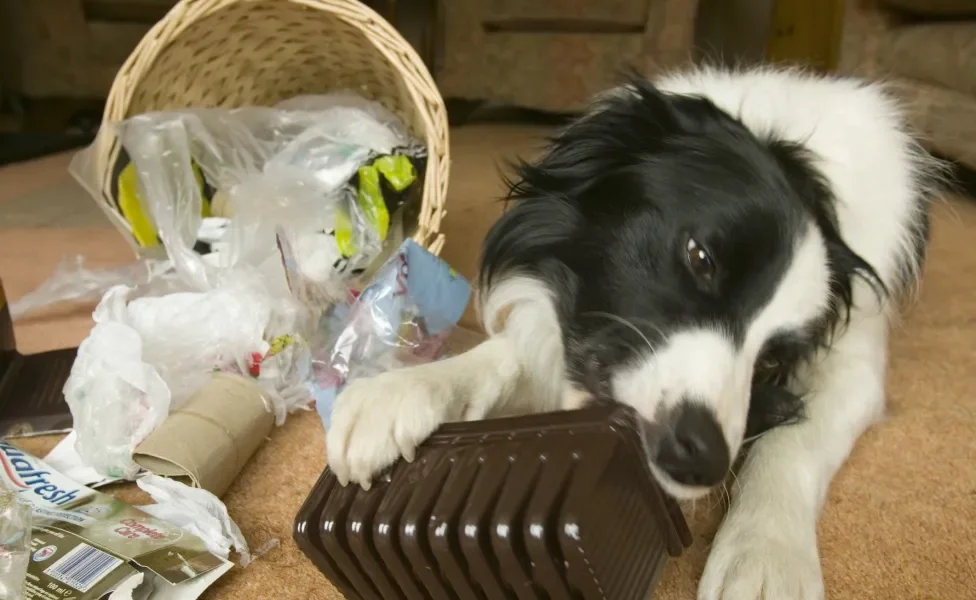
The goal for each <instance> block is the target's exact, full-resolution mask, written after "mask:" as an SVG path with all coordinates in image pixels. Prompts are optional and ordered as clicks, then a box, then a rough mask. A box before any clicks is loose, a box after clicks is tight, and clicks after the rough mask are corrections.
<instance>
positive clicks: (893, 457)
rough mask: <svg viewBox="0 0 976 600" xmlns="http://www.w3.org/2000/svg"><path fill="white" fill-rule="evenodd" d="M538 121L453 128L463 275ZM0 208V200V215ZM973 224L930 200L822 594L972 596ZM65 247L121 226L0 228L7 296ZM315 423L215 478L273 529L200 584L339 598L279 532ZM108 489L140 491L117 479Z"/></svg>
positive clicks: (41, 445)
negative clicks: (880, 398) (227, 476)
mask: <svg viewBox="0 0 976 600" xmlns="http://www.w3.org/2000/svg"><path fill="white" fill-rule="evenodd" d="M539 133H541V131H540V130H531V131H530V130H526V129H525V128H515V127H502V126H490V127H472V128H465V129H460V130H455V131H453V132H452V154H453V155H454V166H453V170H452V181H451V191H450V201H449V203H448V207H449V214H448V217H447V220H446V221H445V224H444V228H445V231H446V232H447V237H448V244H447V247H446V248H445V250H444V256H445V257H446V258H447V259H448V260H449V261H450V262H451V263H452V264H454V265H455V266H456V267H457V268H458V269H459V270H461V271H462V272H463V273H465V274H466V275H468V276H471V275H473V274H474V269H475V257H476V256H477V252H478V245H479V243H480V240H481V238H482V237H483V235H484V233H485V231H486V230H487V228H488V227H489V226H490V224H491V222H492V220H493V219H494V218H496V216H497V214H498V211H499V209H500V208H499V207H498V205H497V203H495V202H494V199H495V198H496V197H497V195H498V193H499V192H500V186H499V182H498V177H497V169H496V163H497V161H498V160H500V159H501V158H502V157H505V156H510V155H511V154H512V153H514V152H529V151H531V149H532V148H533V146H534V144H535V142H534V141H533V140H534V139H535V136H536V135H537V134H539ZM49 168H50V167H49ZM23 171H24V172H25V173H28V174H29V175H20V174H16V173H15V174H13V175H11V173H10V172H3V171H0V190H2V189H4V186H3V182H4V181H7V182H9V181H11V179H10V178H12V179H19V178H21V177H28V176H29V177H41V178H47V181H52V180H56V179H57V177H56V173H53V172H44V171H43V170H40V171H41V172H39V170H38V169H37V168H24V169H23ZM5 178H7V179H5ZM18 185H21V186H24V185H26V184H24V183H23V182H21V183H19V184H18ZM27 187H31V186H27ZM33 187H34V188H35V189H37V187H38V186H33ZM23 193H24V194H26V193H29V192H23ZM2 215H3V202H2V201H0V224H2V222H3V221H2V219H3V216H2ZM0 226H2V225H0ZM974 236H976V203H973V202H972V201H952V202H949V203H946V204H942V205H940V206H939V207H938V208H937V209H936V212H935V226H934V240H933V246H932V252H931V259H930V261H929V264H928V268H927V272H926V279H925V283H924V286H923V289H922V297H921V302H920V303H919V304H918V306H916V307H915V309H914V310H913V311H911V313H910V314H908V315H907V316H906V320H905V322H904V324H903V325H902V326H901V327H900V328H899V329H898V331H896V332H895V334H894V336H893V338H894V339H893V347H892V354H893V357H892V360H891V374H890V376H889V379H888V385H889V397H890V409H889V415H888V418H887V420H886V421H885V422H884V423H882V424H881V425H879V426H878V427H876V428H874V429H873V430H872V431H870V432H869V433H868V434H867V435H866V436H865V437H864V438H863V439H862V440H861V442H860V443H859V444H858V446H857V448H856V450H855V452H854V455H853V456H852V457H851V460H850V462H849V463H848V464H847V465H846V466H845V467H844V469H843V470H842V471H841V473H840V475H839V477H838V478H837V480H836V482H835V485H834V486H833V488H832V491H831V494H830V498H829V501H828V502H827V506H826V509H825V514H824V517H823V520H822V522H821V525H820V549H821V554H822V557H823V566H824V576H825V577H826V584H827V591H828V597H829V598H830V599H831V600H848V599H849V600H901V599H926V600H965V599H971V598H976V249H974V246H973V244H972V240H973V239H974ZM78 251H84V252H87V253H90V254H92V255H93V256H96V257H97V258H98V259H99V260H100V261H101V262H103V263H108V262H112V261H113V260H115V261H122V260H125V258H126V254H125V253H126V246H125V244H124V243H123V242H122V241H121V238H119V237H118V236H117V235H116V234H114V233H113V232H112V231H109V230H106V229H104V228H89V229H79V228H74V227H69V226H66V225H62V226H60V228H57V229H37V230H31V231H28V230H23V229H21V230H10V229H7V230H2V231H0V277H3V279H4V281H5V282H6V284H7V290H8V293H9V294H10V295H11V296H12V297H14V298H16V297H17V296H18V295H20V294H21V293H23V292H25V291H27V290H28V289H30V287H31V286H32V285H35V284H36V283H37V282H39V281H40V280H41V279H43V277H44V274H45V272H46V271H47V270H49V269H50V268H52V267H53V265H54V264H55V263H56V262H57V260H58V259H59V258H60V256H61V255H62V254H64V253H69V252H78ZM469 317H470V315H469ZM87 326H88V317H87V313H86V312H85V311H84V310H74V311H63V310H62V311H56V312H55V313H54V314H53V315H47V316H44V317H42V318H35V319H31V320H30V321H28V322H25V323H23V324H19V325H18V327H17V335H18V336H19V340H20V343H21V345H22V347H23V348H24V349H26V350H32V351H33V350H41V349H45V348H53V347H59V346H65V345H71V344H76V343H77V342H78V341H79V340H80V339H81V338H82V337H83V336H84V333H85V330H86V327H87ZM322 437H323V436H322V431H321V426H320V425H319V423H318V419H317V418H316V417H315V415H313V414H300V415H297V416H294V417H292V418H291V419H289V421H288V422H287V423H286V424H285V425H284V426H283V427H282V428H281V429H279V430H276V431H275V432H274V433H273V435H272V437H271V439H270V440H269V441H268V443H267V444H266V445H265V446H264V447H263V448H262V449H261V450H259V451H258V453H257V455H256V456H255V457H254V459H253V460H252V461H251V463H250V464H249V465H248V466H247V468H246V469H245V471H244V472H243V473H242V475H241V477H240V478H239V479H238V481H237V482H236V483H235V484H234V486H233V487H232V488H231V489H230V491H229V492H228V493H227V495H226V497H225V500H226V503H227V506H228V508H229V510H230V512H231V515H232V516H233V517H234V518H235V519H236V520H237V522H238V523H239V524H240V525H241V528H242V529H243V531H244V533H245V535H246V536H247V537H248V539H249V540H250V542H251V543H252V545H254V546H258V545H260V544H262V543H263V542H265V541H266V540H267V539H269V538H272V537H276V538H279V539H280V540H281V543H282V545H281V548H279V549H277V550H273V551H271V552H270V553H268V554H267V555H265V556H264V557H262V558H261V559H260V560H258V561H257V562H255V563H254V564H253V565H252V566H250V567H248V568H246V569H241V568H235V569H234V570H232V571H231V572H230V573H229V574H228V575H226V576H225V577H224V578H223V579H222V580H221V581H220V582H218V584H217V585H216V586H215V587H214V588H213V589H212V590H211V591H210V592H208V593H207V594H206V596H205V597H206V598H219V599H234V600H272V599H291V598H294V599H304V598H317V599H334V598H337V597H338V596H337V595H336V593H335V591H334V590H333V589H332V587H331V586H330V585H329V584H328V582H326V581H325V580H324V578H323V577H321V576H320V575H319V574H318V573H317V572H316V571H315V570H314V569H313V568H312V566H311V565H310V564H309V563H308V562H307V561H306V560H305V559H304V558H303V557H302V555H301V554H300V553H299V551H298V549H297V548H296V546H295V545H294V543H293V542H292V541H291V539H290V535H291V524H292V518H293V516H294V514H295V512H296V511H297V510H298V507H299V506H300V505H301V503H302V501H303V499H304V497H305V495H306V493H307V492H308V490H309V489H310V487H311V486H312V484H313V482H314V481H315V478H316V477H317V476H318V474H319V472H320V471H321V470H322V468H323V466H324V451H325V448H324V446H323V439H322ZM55 442H56V440H52V439H40V440H34V441H32V442H31V443H30V447H31V448H32V449H33V450H34V451H35V452H44V451H45V450H46V449H47V448H49V447H51V446H52V445H53V444H54V443H55ZM117 493H119V494H121V495H122V496H124V497H125V498H127V499H129V500H135V501H140V500H142V498H141V496H140V494H139V492H138V490H133V489H132V486H123V487H122V488H120V489H119V490H118V492H117ZM594 509H595V510H599V507H594ZM720 516H721V509H720V508H719V507H718V506H714V505H713V506H711V507H710V506H709V505H708V503H707V502H699V503H698V505H697V506H696V507H695V508H694V510H693V511H692V510H689V517H690V520H691V522H692V527H693V530H694V531H695V533H696V537H695V544H694V546H693V548H692V549H691V551H690V552H689V553H688V554H687V555H685V556H684V557H682V558H681V559H680V560H678V561H674V562H672V563H671V564H670V566H669V567H668V569H667V571H666V573H665V576H664V579H663V581H662V583H661V585H660V588H659V589H658V592H657V594H656V595H655V598H657V599H661V600H686V599H690V598H693V597H694V589H695V583H696V581H697V578H698V577H699V575H700V574H701V571H702V568H703V566H704V561H705V557H706V554H707V550H708V545H709V541H710V539H711V538H712V536H713V535H714V531H715V528H716V525H717V523H718V520H719V518H720Z"/></svg>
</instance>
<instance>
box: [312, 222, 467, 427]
mask: <svg viewBox="0 0 976 600" xmlns="http://www.w3.org/2000/svg"><path fill="white" fill-rule="evenodd" d="M470 297H471V286H470V284H469V283H468V282H467V280H466V279H465V278H464V277H462V276H461V275H459V274H458V273H457V272H455V271H454V270H453V269H452V268H450V267H449V266H448V265H447V264H446V263H445V262H444V261H442V260H440V259H439V258H438V257H436V256H434V255H433V254H431V253H429V252H427V251H426V250H425V249H423V248H422V247H420V246H419V245H418V244H417V243H416V242H414V241H413V240H407V241H405V242H404V243H403V244H402V245H401V246H400V248H399V250H398V251H397V252H396V253H395V254H394V255H393V256H392V257H390V259H389V260H387V261H386V263H385V264H384V265H383V266H382V268H381V269H380V270H379V271H378V272H377V275H376V277H375V278H374V279H373V280H372V282H371V283H370V284H369V285H368V286H367V287H366V288H365V289H364V290H362V292H361V293H360V294H359V295H358V297H357V298H355V299H354V300H353V301H352V302H351V303H347V304H340V305H337V306H335V307H334V308H333V309H332V310H331V311H329V312H328V313H327V314H326V315H325V316H324V318H323V320H322V321H321V324H320V329H319V331H318V337H317V338H316V339H314V340H313V341H312V342H311V344H312V348H313V350H312V381H311V383H310V384H309V389H310V391H311V394H312V396H313V397H314V398H315V403H316V409H317V410H318V412H319V415H320V416H321V418H322V423H323V425H324V426H325V428H326V430H328V429H329V426H330V424H331V420H332V409H333V405H334V403H335V398H336V395H337V394H338V392H339V391H341V389H342V388H343V387H344V386H345V385H346V384H347V383H348V382H349V381H352V380H353V379H356V378H360V377H368V376H373V375H377V374H379V373H381V372H384V371H389V370H392V369H396V368H400V367H404V366H409V365H412V364H418V363H422V362H429V361H433V360H437V359H438V358H439V357H440V352H441V349H442V347H443V345H444V342H445V341H446V340H447V338H448V336H449V335H450V334H451V332H452V331H453V329H454V327H455V326H456V325H457V322H458V320H460V318H461V316H462V315H463V314H464V310H465V308H466V307H467V304H468V301H469V300H470Z"/></svg>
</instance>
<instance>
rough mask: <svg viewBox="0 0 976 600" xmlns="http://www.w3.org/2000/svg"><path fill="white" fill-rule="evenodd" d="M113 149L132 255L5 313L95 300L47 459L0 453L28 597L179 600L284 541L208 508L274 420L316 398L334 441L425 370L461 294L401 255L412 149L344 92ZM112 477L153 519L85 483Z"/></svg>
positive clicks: (61, 271)
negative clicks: (339, 418)
mask: <svg viewBox="0 0 976 600" xmlns="http://www.w3.org/2000/svg"><path fill="white" fill-rule="evenodd" d="M115 133H116V135H117V141H118V142H119V143H120V145H121V148H122V151H121V152H120V153H119V154H118V155H117V156H118V158H117V160H118V163H117V164H116V165H115V167H116V168H115V169H114V170H113V173H115V174H117V175H113V178H114V179H113V182H112V184H113V185H112V194H113V196H116V197H115V198H113V201H115V202H116V206H115V207H114V209H117V214H116V213H113V212H112V211H113V207H109V208H108V210H109V212H110V213H112V214H110V216H111V217H113V218H114V217H119V218H117V219H115V221H116V224H117V225H119V227H120V229H122V230H123V232H124V233H126V234H127V235H128V236H129V237H130V240H131V241H132V243H133V246H134V247H135V248H137V249H138V250H139V252H138V255H139V257H138V259H137V260H135V261H134V262H132V263H130V264H127V265H123V266H121V267H116V268H110V269H89V268H87V267H86V266H85V260H84V258H83V257H82V256H71V257H67V258H66V259H65V260H64V261H63V262H62V263H61V264H60V265H59V266H58V267H57V269H55V272H54V273H53V274H52V275H51V277H49V278H48V280H47V281H46V282H45V283H43V284H42V285H41V286H40V287H38V288H37V289H36V290H34V291H33V292H31V293H30V294H28V295H27V296H25V297H23V298H21V299H20V300H19V301H18V302H17V303H15V304H14V306H13V307H12V310H13V315H14V316H15V317H18V318H19V317H22V316H24V315H27V314H29V313H31V312H35V311H37V310H40V309H41V308H44V307H48V306H52V305H54V304H58V303H61V302H77V301H94V300H98V299H99V298H100V300H99V302H98V305H97V307H96V308H95V310H94V313H93V319H94V326H93V328H92V330H91V332H90V334H89V336H88V337H87V338H86V339H85V340H84V341H83V342H82V343H81V345H80V346H79V348H78V349H77V353H76V357H75V358H74V359H73V360H74V362H73V365H72V368H71V372H70V375H69V377H68V379H67V381H65V382H64V385H63V391H64V396H65V402H66V406H67V407H68V409H69V410H70V416H71V419H70V422H71V423H70V426H71V427H72V428H73V429H72V432H71V434H70V435H69V436H68V437H66V438H65V439H64V440H63V441H62V442H61V443H60V444H59V445H58V446H57V447H56V448H55V449H54V450H53V451H52V452H51V453H50V454H49V455H48V457H47V459H48V460H49V462H50V463H51V464H46V463H45V461H42V460H39V459H37V458H35V457H32V456H30V455H29V454H27V453H25V452H23V451H21V450H19V449H18V448H17V447H16V446H13V445H12V444H10V443H8V442H0V460H3V461H5V465H4V466H7V465H13V466H12V467H11V468H10V469H7V470H6V474H7V475H6V478H7V479H8V480H9V481H11V482H12V483H13V484H14V485H15V486H17V489H18V490H19V493H18V494H16V495H17V496H19V497H24V498H28V499H29V500H30V503H31V504H32V506H33V518H34V526H33V530H30V529H29V527H30V526H29V525H27V526H23V527H22V528H21V529H22V531H24V532H30V531H32V534H31V535H26V534H22V538H23V539H25V540H27V541H26V542H24V543H26V544H27V546H25V552H28V553H34V556H35V560H34V561H33V562H32V563H31V565H30V567H29V569H31V570H30V571H29V573H31V575H30V577H29V580H28V581H29V583H28V584H27V589H28V590H33V591H28V595H27V599H28V600H32V599H33V598H42V597H44V598H46V597H47V596H43V594H42V593H41V592H40V591H39V590H41V589H42V588H44V587H45V586H50V585H53V586H55V588H57V590H59V592H58V593H61V592H67V591H69V590H73V591H71V592H70V594H62V596H64V597H67V596H71V597H72V598H74V599H75V600H89V599H93V598H105V597H109V598H110V599H111V600H131V599H132V598H136V597H138V598H145V597H147V596H151V597H152V598H164V600H190V599H191V598H195V597H197V596H198V595H199V594H200V593H202V592H203V590H205V589H206V587H207V586H208V585H210V583H212V582H213V581H214V580H216V578H218V577H219V576H220V575H221V574H222V573H223V572H225V571H226V570H227V569H228V568H229V566H230V563H228V562H227V561H226V559H227V557H228V556H229V555H230V553H231V552H232V551H236V552H237V553H238V554H239V556H240V563H241V564H242V565H243V566H246V565H247V564H249V563H250V562H251V561H252V560H254V558H256V557H258V556H260V555H261V554H263V553H265V552H268V551H270V550H271V549H273V548H276V547H278V546H279V544H280V541H279V540H278V539H270V540H267V541H266V542H265V543H263V544H262V545H261V546H260V547H259V548H258V549H257V550H255V551H253V552H251V551H250V550H249V549H248V545H247V543H246V540H245V539H244V537H243V535H242V534H241V531H240V529H239V528H238V527H237V525H236V524H235V523H234V521H233V520H232V519H231V518H230V515H229V514H228V512H227V508H226V506H224V504H223V503H222V502H221V501H220V500H219V496H220V495H221V494H222V493H223V492H224V491H225V490H226V489H227V488H228V487H229V486H230V484H231V482H232V481H233V480H234V478H235V477H236V476H237V474H238V473H239V472H240V470H241V469H242V468H243V466H244V464H245V463H246V462H247V460H248V459H249V458H250V456H251V455H252V454H253V453H254V452H255V451H256V449H257V448H258V447H259V446H260V445H261V443H262V442H263V440H264V439H265V438H266V437H267V436H268V434H269V432H270V431H271V429H272V428H273V427H274V425H276V424H277V425H281V424H282V423H283V422H284V421H285V419H286V417H287V415H288V414H290V413H292V412H294V411H296V410H308V409H310V408H311V404H312V403H313V402H314V403H315V405H316V408H317V410H318V412H319V414H320V415H321V418H322V421H323V423H324V424H325V426H326V428H328V425H329V421H330V418H331V410H332V404H333V402H334V399H335V396H336V394H337V393H338V391H339V390H340V389H341V388H342V386H344V385H345V384H346V383H347V382H349V381H350V380H352V379H355V378H358V377H363V376H368V375H373V374H376V373H379V372H382V371H386V370H389V369H393V368H397V367H400V366H405V365H410V364H416V363H420V362H426V361H431V360H437V359H438V358H440V357H441V355H442V353H443V349H444V344H445V341H446V339H447V337H448V336H449V335H450V334H451V332H452V331H453V329H454V328H455V326H456V324H457V322H458V320H459V319H460V317H461V316H462V314H463V312H464V310H465V308H466V306H467V303H468V301H469V299H470V295H471V288H470V285H469V284H468V282H467V281H466V280H465V279H464V278H463V277H461V276H460V275H458V274H457V273H455V272H454V271H453V270H452V269H451V268H450V267H449V266H448V265H446V264H445V263H444V262H443V261H441V260H440V259H438V258H437V257H436V256H434V255H433V254H431V253H429V252H427V251H426V250H424V249H423V248H422V247H421V246H419V245H418V244H416V243H415V242H413V241H412V240H410V239H406V241H404V240H405V238H407V237H408V235H409V232H408V231H406V230H405V228H404V225H403V223H404V220H405V218H404V216H403V215H404V214H405V213H406V212H407V211H409V210H412V208H411V207H412V206H414V204H413V203H415V202H416V201H418V200H419V199H420V194H421V190H422V188H423V173H424V171H425V167H426V160H427V151H426V148H425V147H424V146H423V145H422V144H421V143H419V142H418V141H417V140H415V139H414V138H412V137H411V135H410V134H409V133H408V132H407V129H406V127H404V125H403V124H402V123H401V122H400V120H399V119H398V118H397V117H396V116H395V115H393V114H392V113H391V112H390V111H388V110H387V109H385V108H384V107H382V106H381V105H380V104H378V103H375V102H372V101H368V100H366V99H364V98H362V97H359V96H357V95H355V94H352V93H339V94H330V95H327V96H300V97H297V98H292V99H290V100H287V101H285V102H282V103H281V104H279V105H277V106H275V107H270V108H264V107H245V108H238V109H230V110H228V109H216V108H215V109H187V110H180V111H174V112H157V113H149V114H143V115H138V116H135V117H132V118H130V119H128V120H126V121H124V122H122V123H119V124H117V125H116V128H115ZM113 160H116V159H115V158H113ZM94 162H95V153H94V149H93V148H90V149H88V150H85V151H82V152H81V153H79V154H78V155H77V156H76V157H75V160H74V161H73V162H72V165H71V167H70V171H71V173H72V174H73V175H74V176H75V178H76V179H77V180H78V181H79V182H80V183H82V184H83V185H84V186H85V187H86V188H87V189H89V190H90V191H96V190H101V189H102V188H103V185H102V183H104V182H101V181H99V180H98V176H97V174H98V173H102V172H103V170H102V169H99V168H95V167H96V166H95V164H94ZM100 193H101V192H99V193H98V194H95V195H96V196H98V195H99V194H100ZM99 201H101V198H100V197H99ZM0 325H2V323H0ZM11 331H12V327H11ZM0 333H2V332H0ZM10 337H11V342H10V345H12V344H13V342H12V334H11V336H10ZM0 349H2V348H0ZM0 376H2V374H0ZM62 412H64V411H62ZM2 413H3V403H2V402H0V417H3V414H2ZM62 416H63V415H62ZM18 418H20V417H18ZM0 424H2V418H0ZM25 427H27V426H25ZM3 477H4V473H3V472H0V478H3ZM123 479H125V480H135V481H136V483H137V485H138V486H139V487H140V488H141V489H143V490H144V491H146V492H148V493H149V494H150V495H151V496H152V497H153V499H154V500H155V502H156V504H153V505H150V506H147V507H143V509H142V510H138V509H136V508H134V507H131V506H128V505H126V504H124V503H122V502H120V501H118V500H115V499H113V498H111V497H109V496H106V495H104V494H101V493H99V492H97V491H95V490H94V489H92V487H97V486H102V485H106V484H108V483H112V482H115V481H119V480H123ZM181 479H182V480H185V481H187V482H188V483H189V484H190V485H186V484H185V483H183V482H182V481H180V480H181ZM86 486H91V487H86ZM191 486H192V487H191ZM2 502H3V499H2V497H0V508H2V507H4V506H5V505H4V504H2ZM28 512H30V511H28ZM0 516H2V515H0ZM0 525H2V523H0ZM109 531H112V532H114V533H113V534H112V535H109V534H108V532H109ZM120 532H122V533H121V534H120ZM6 535H7V530H6V529H3V528H0V544H2V546H0V552H3V551H6V548H7V542H6V541H4V540H5V539H6V538H5V537H4V536H6ZM10 539H11V540H12V541H11V543H13V542H16V540H13V538H12V537H11V538H10ZM66 540H67V541H66ZM164 548H165V549H167V550H168V552H167V556H168V558H165V560H157V559H159V558H163V555H162V554H159V550H161V549H164ZM38 553H40V554H38ZM174 553H175V555H176V556H177V557H179V560H174V559H173V558H172V557H173V555H174ZM39 555H43V556H42V557H41V559H38V558H37V557H38V556H39ZM4 556H5V555H4V554H2V553H0V569H2V566H3V564H4V563H3V562H2V560H3V557H4ZM78 565H82V566H78ZM24 568H28V567H26V566H25V567H24ZM22 572H23V571H22ZM2 573H3V571H2V570H0V575H2ZM157 580H159V581H161V582H165V585H160V586H158V587H157V586H156V583H157ZM35 588H36V589H35ZM150 588H151V591H150ZM51 589H54V588H51ZM161 590H165V591H161ZM32 594H33V595H32ZM0 597H6V596H3V594H2V593H0Z"/></svg>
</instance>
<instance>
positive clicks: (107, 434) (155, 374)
mask: <svg viewBox="0 0 976 600" xmlns="http://www.w3.org/2000/svg"><path fill="white" fill-rule="evenodd" d="M131 291H132V290H131V288H128V287H126V286H116V287H114V288H112V289H110V290H109V291H108V293H106V295H105V297H104V298H103V299H102V302H101V303H100V304H99V305H98V307H97V308H96V309H95V313H94V320H95V326H94V327H93V328H92V331H91V333H90V334H89V336H88V338H86V339H85V340H84V341H83V342H82V343H81V346H80V347H79V348H78V357H77V358H76V360H75V363H74V365H73V366H72V369H71V374H70V376H69V378H68V381H67V382H66V383H65V386H64V393H65V398H66V400H67V402H68V406H69V408H70V409H71V414H72V417H73V419H74V429H75V431H76V432H77V434H78V442H77V450H78V453H79V454H80V455H81V456H82V458H83V459H84V460H85V462H86V463H87V464H89V465H90V466H91V467H93V468H94V469H96V470H97V471H98V472H99V473H102V474H104V475H108V476H111V477H121V478H126V479H131V478H132V477H134V476H135V475H136V474H137V473H138V467H137V466H136V465H135V463H134V462H133V461H132V452H133V450H134V449H135V447H136V446H137V445H138V444H139V443H140V442H142V440H144V439H145V438H146V437H147V436H148V435H149V434H150V433H151V432H152V431H153V430H154V429H155V428H156V427H157V426H158V425H159V424H160V423H162V421H163V420H164V419H165V418H166V416H167V415H168V414H169V412H170V410H171V409H173V408H176V407H178V406H179V405H180V404H182V403H183V402H184V401H185V400H186V399H188V398H189V397H190V396H191V395H192V394H193V393H194V392H195V391H196V390H197V389H199V387H200V386H201V385H203V383H204V382H205V381H206V378H207V377H209V376H210V374H211V373H212V371H214V370H217V369H222V370H232V371H236V372H241V373H247V372H248V369H249V364H250V361H251V359H252V357H253V356H254V355H258V356H263V355H265V354H266V353H267V351H268V350H269V347H270V344H269V343H268V342H267V341H265V336H266V335H268V334H269V332H271V333H274V332H275V330H276V329H280V330H282V331H287V330H288V328H289V327H291V326H293V324H291V323H289V322H288V321H289V316H288V314H287V312H285V313H284V314H281V313H275V315H274V318H273V317H272V306H273V305H274V302H275V301H274V300H273V299H272V298H271V297H270V296H269V295H267V294H266V293H265V292H264V291H263V287H262V286H261V284H260V281H259V280H257V279H255V278H249V277H243V276H242V277H238V278H233V279H227V280H225V282H224V283H223V284H222V286H221V287H220V288H218V289H216V290H212V291H209V292H181V293H174V294H167V295H165V296H159V297H154V296H147V297H142V298H136V299H134V300H131V301H130V293H131ZM278 400H279V401H283V399H282V398H281V397H280V396H279V397H278ZM272 401H274V398H272ZM292 401H295V402H297V401H300V399H298V400H295V399H292ZM286 408H292V407H286Z"/></svg>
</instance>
